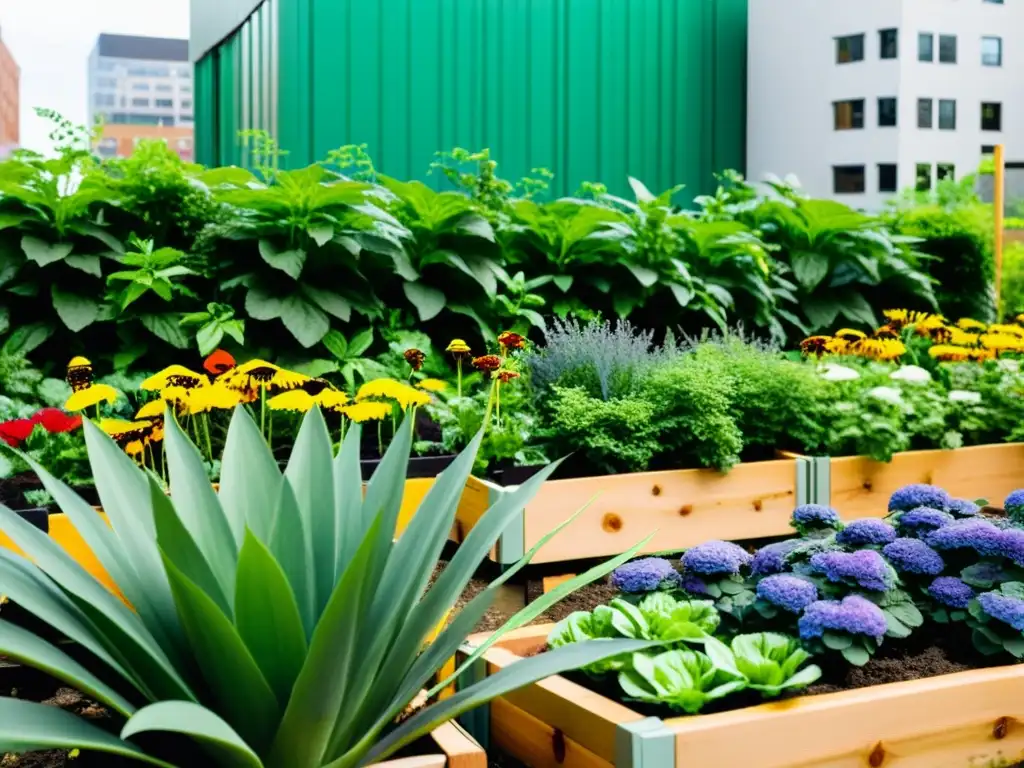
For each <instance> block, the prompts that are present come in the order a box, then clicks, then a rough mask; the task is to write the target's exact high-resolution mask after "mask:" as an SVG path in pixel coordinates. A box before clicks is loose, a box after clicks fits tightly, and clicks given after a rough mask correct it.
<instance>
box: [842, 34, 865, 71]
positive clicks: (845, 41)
mask: <svg viewBox="0 0 1024 768" xmlns="http://www.w3.org/2000/svg"><path fill="white" fill-rule="evenodd" d="M852 61H864V35H847V36H846V37H837V38H836V64H849V63H850V62H852Z"/></svg>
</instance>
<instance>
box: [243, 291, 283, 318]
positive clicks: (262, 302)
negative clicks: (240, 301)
mask: <svg viewBox="0 0 1024 768" xmlns="http://www.w3.org/2000/svg"><path fill="white" fill-rule="evenodd" d="M245 311H246V312H248V313H249V315H250V316H251V317H253V318H255V319H256V320H275V319H277V318H279V317H280V316H281V313H282V312H283V309H282V301H281V299H280V298H278V297H277V296H273V295H272V294H270V293H269V292H268V291H266V290H264V289H263V288H250V289H249V292H248V293H247V294H246V295H245Z"/></svg>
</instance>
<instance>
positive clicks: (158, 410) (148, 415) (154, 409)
mask: <svg viewBox="0 0 1024 768" xmlns="http://www.w3.org/2000/svg"><path fill="white" fill-rule="evenodd" d="M166 407H167V406H166V405H165V404H164V401H163V400H153V401H152V402H149V403H146V404H145V405H144V406H142V407H141V408H139V412H138V413H136V414H135V418H136V419H162V418H163V417H164V408H166Z"/></svg>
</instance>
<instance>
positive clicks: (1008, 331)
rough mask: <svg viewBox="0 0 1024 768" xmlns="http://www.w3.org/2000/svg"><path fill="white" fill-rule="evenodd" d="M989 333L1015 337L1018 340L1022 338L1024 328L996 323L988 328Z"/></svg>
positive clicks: (1023, 336)
mask: <svg viewBox="0 0 1024 768" xmlns="http://www.w3.org/2000/svg"><path fill="white" fill-rule="evenodd" d="M988 332H989V333H1001V334H1003V335H1006V336H1016V337H1017V338H1018V339H1021V338H1024V328H1021V327H1020V326H1019V325H1003V324H1001V323H996V324H993V325H990V326H989V327H988Z"/></svg>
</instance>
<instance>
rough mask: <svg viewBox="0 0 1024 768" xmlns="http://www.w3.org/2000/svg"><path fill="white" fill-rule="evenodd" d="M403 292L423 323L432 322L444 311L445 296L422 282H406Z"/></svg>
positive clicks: (403, 284)
mask: <svg viewBox="0 0 1024 768" xmlns="http://www.w3.org/2000/svg"><path fill="white" fill-rule="evenodd" d="M402 290H403V291H405V297H406V298H407V299H409V302H410V303H411V304H412V305H413V306H414V307H416V313H417V314H418V315H419V318H420V320H421V321H424V322H426V321H427V320H432V319H433V318H435V317H437V316H438V314H440V312H441V310H442V309H444V305H445V301H446V299H445V295H444V294H443V293H442V292H441V291H439V290H437V288H433V287H431V286H429V285H427V284H425V283H420V282H404V283H402Z"/></svg>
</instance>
